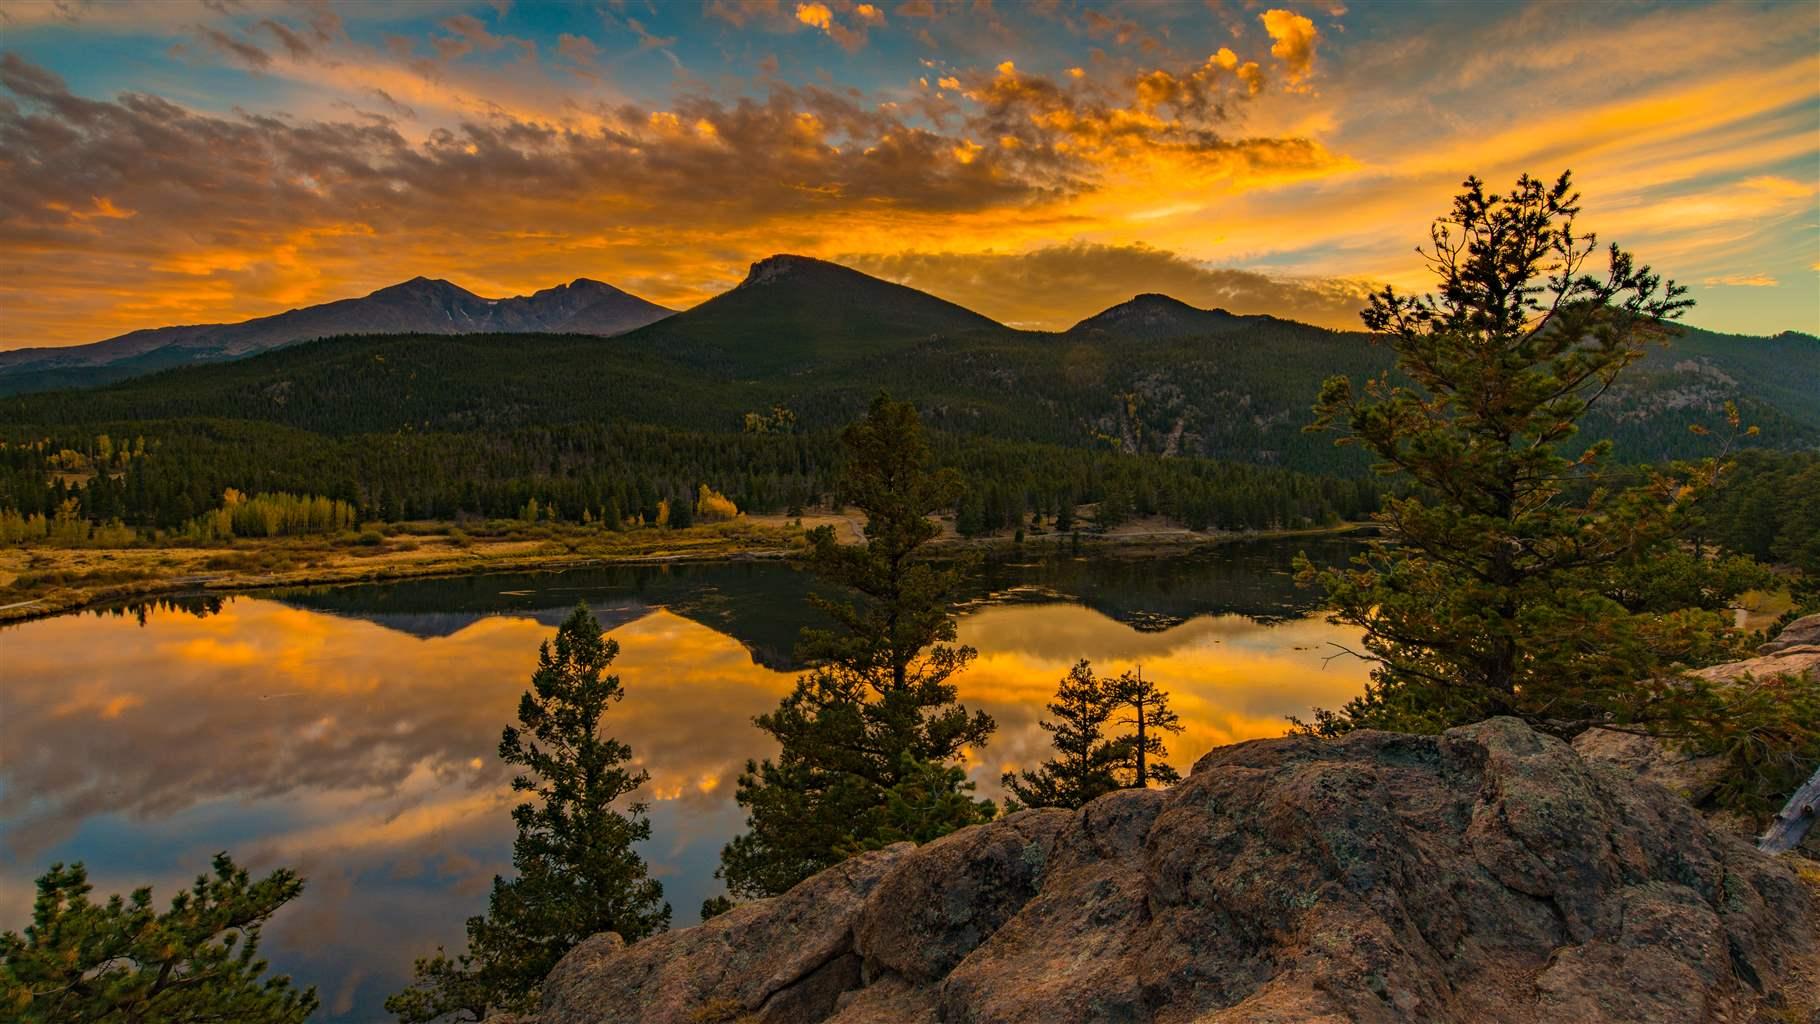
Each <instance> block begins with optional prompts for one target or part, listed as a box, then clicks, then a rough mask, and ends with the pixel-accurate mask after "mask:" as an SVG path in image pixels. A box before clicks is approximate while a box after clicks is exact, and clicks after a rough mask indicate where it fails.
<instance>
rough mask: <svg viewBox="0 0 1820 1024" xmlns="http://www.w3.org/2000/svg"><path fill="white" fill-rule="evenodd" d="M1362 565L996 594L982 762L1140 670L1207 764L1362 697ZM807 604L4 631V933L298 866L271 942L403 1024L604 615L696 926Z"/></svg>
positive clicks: (662, 573) (360, 592) (303, 596)
mask: <svg viewBox="0 0 1820 1024" xmlns="http://www.w3.org/2000/svg"><path fill="white" fill-rule="evenodd" d="M1298 549H1307V550H1308V551H1309V553H1310V555H1311V556H1313V557H1315V558H1316V560H1317V561H1328V562H1332V561H1338V560H1340V559H1342V558H1344V557H1345V555H1346V554H1347V553H1348V552H1349V551H1350V550H1351V545H1349V544H1347V543H1344V542H1339V541H1326V542H1321V543H1306V542H1304V543H1301V544H1282V543H1276V544H1269V543H1261V544H1248V545H1233V546H1228V547H1223V548H1218V549H1214V550H1210V551H1205V552H1201V553H1198V554H1195V555H1192V556H1186V557H1177V556H1172V557H1170V558H1167V559H1143V560H1135V559H1134V560H1115V559H1108V558H1090V559H1068V558H1051V559H1032V560H1030V561H1025V562H1016V563H1011V562H997V563H988V564H985V565H981V566H978V567H976V568H975V569H974V570H973V571H971V572H970V574H969V586H968V596H967V600H966V601H965V603H964V604H963V606H962V609H961V614H960V620H959V629H960V639H961V641H962V642H964V643H968V644H971V645H973V646H974V647H976V648H978V650H979V658H978V660H977V661H975V662H974V664H973V665H972V666H971V667H970V668H969V669H968V670H967V671H966V672H965V673H964V674H963V675H962V676H961V677H959V679H958V680H957V682H958V685H959V688H960V692H961V697H962V699H963V700H964V701H965V702H966V703H967V704H969V705H970V706H974V707H979V708H983V709H984V710H986V711H988V712H990V713H991V714H992V715H993V716H994V717H995V718H997V720H998V723H999V730H998V733H997V734H996V735H995V736H994V737H993V739H992V742H991V743H990V744H989V745H988V746H987V747H986V749H985V750H983V751H976V752H974V754H973V758H972V760H971V761H970V764H969V768H970V774H971V776H972V777H973V778H974V779H975V780H976V781H977V782H978V783H979V785H980V790H981V792H982V793H984V794H986V795H991V796H997V795H999V787H998V781H997V780H998V777H999V774H1000V773H1001V772H1002V771H1004V770H1006V769H1009V768H1013V767H1018V766H1023V765H1027V764H1029V763H1031V762H1033V761H1035V760H1037V759H1040V758H1041V757H1042V756H1044V755H1045V753H1046V751H1047V745H1048V739H1049V737H1048V734H1047V733H1044V732H1043V731H1042V730H1041V729H1039V728H1038V727H1037V721H1038V719H1039V718H1040V717H1041V716H1042V714H1043V704H1044V703H1045V702H1046V701H1047V700H1048V699H1049V698H1050V696H1051V695H1052V693H1053V691H1054V687H1055V683H1056V680H1057V679H1058V678H1060V677H1061V676H1062V675H1063V674H1064V673H1065V672H1066V671H1067V669H1068V667H1069V666H1070V665H1071V664H1072V663H1073V662H1074V661H1075V660H1076V659H1078V658H1081V657H1089V658H1092V659H1093V661H1094V665H1095V667H1096V668H1097V669H1099V670H1100V671H1101V672H1104V673H1116V672H1118V671H1121V670H1123V669H1125V668H1128V667H1131V666H1132V665H1134V664H1138V663H1142V664H1143V666H1144V669H1145V673H1146V675H1147V676H1150V677H1153V678H1156V679H1158V680H1161V681H1163V682H1164V683H1165V684H1166V685H1167V686H1168V687H1169V689H1170V690H1171V691H1172V693H1173V694H1174V699H1175V706H1176V708H1177V710H1178V711H1179V712H1180V714H1181V716H1182V721H1183V723H1184V724H1185V725H1186V726H1187V729H1186V731H1185V732H1184V733H1183V734H1182V735H1181V736H1179V737H1175V738H1173V739H1172V740H1171V742H1170V748H1171V751H1172V754H1173V756H1172V758H1171V760H1172V762H1173V763H1175V764H1176V765H1177V766H1178V767H1181V768H1184V769H1185V768H1187V767H1188V766H1189V765H1190V764H1192V762H1193V760H1194V758H1196V757H1198V756H1199V755H1200V754H1201V753H1203V752H1205V751H1206V750H1207V749H1208V748H1210V747H1213V746H1215V745H1218V744H1221V743H1226V742H1230V741H1233V740H1238V739H1246V738H1252V737H1257V736H1269V735H1276V734H1279V733H1281V732H1282V730H1283V728H1284V721H1283V716H1284V715H1286V714H1295V713H1306V711H1307V709H1308V708H1310V707H1312V706H1317V705H1326V706H1331V705H1335V704H1338V703H1340V702H1342V701H1344V700H1345V699H1346V698H1347V697H1349V696H1351V695H1353V694H1355V693H1357V692H1358V690H1359V688H1360V686H1361V685H1362V683H1363V681H1364V678H1365V669H1364V666H1363V665H1361V664H1360V663H1358V662H1356V661H1353V660H1351V659H1344V658H1342V659H1336V660H1333V661H1331V663H1327V662H1326V659H1327V658H1328V656H1329V655H1330V654H1331V653H1333V651H1332V648H1331V647H1329V646H1327V645H1328V643H1329V642H1330V641H1342V642H1344V641H1346V640H1348V639H1349V638H1350V637H1349V636H1348V634H1347V633H1346V632H1345V631H1343V630H1340V629H1338V628H1336V627H1333V626H1330V625H1327V624H1326V623H1325V622H1324V621H1322V619H1321V618H1320V616H1318V615H1316V614H1314V613H1313V611H1312V609H1311V608H1310V605H1309V595H1308V594H1306V593H1304V592H1301V591H1298V590H1296V589H1295V588H1294V586H1293V584H1292V582H1291V580H1290V578H1289V560H1290V558H1291V557H1292V556H1293V555H1294V553H1295V551H1296V550H1298ZM810 587H811V582H810V580H809V579H808V578H807V577H805V576H804V575H803V574H801V573H798V572H796V571H794V570H792V569H790V568H788V567H786V566H783V565H780V564H775V563H750V564H730V565H729V564H720V565H703V566H670V567H660V566H652V567H640V568H620V569H602V570H590V571H585V572H567V573H550V574H540V575H492V576H472V577H463V578H458V579H447V580H422V581H410V582H404V583H397V584H390V585H383V586H365V587H353V588H335V589H317V590H308V591H297V592H275V593H272V594H270V595H260V596H256V597H237V598H228V599H220V598H210V599H197V600H193V601H178V602H161V603H159V604H156V605H153V606H148V607H145V608H139V609H123V610H120V611H117V612H104V613H99V614H93V615H81V616H65V617H60V618H54V619H48V620H44V621H40V622H33V623H28V624H25V625H22V626H17V627H12V628H8V629H5V630H0V665H4V666H5V670H4V676H5V678H4V682H3V683H0V927H8V928H18V927H20V926H22V925H23V924H24V922H25V919H26V917H27V915H28V912H29V908H30V903H31V881H32V879H33V877H35V876H36V875H38V874H40V873H42V872H43V870H44V869H45V868H46V867H47V866H48V865H49V864H50V863H52V862H54V861H59V860H62V861H71V860H83V861H86V862H87V863H88V865H89V867H90V870H91V875H92V876H93V879H94V881H95V883H96V887H97V889H98V890H99V891H101V892H112V891H120V890H125V889H127V888H130V887H131V886H133V885H135V884H139V883H143V882H148V881H149V882H153V883H155V884H156V885H157V886H158V894H159V898H160V899H161V900H162V899H164V898H167V897H168V896H169V895H170V894H171V892H172V891H173V889H174V888H175V887H176V886H178V885H181V884H183V883H185V882H187V881H188V879H189V877H190V876H192V875H193V874H194V873H195V872H197V871H199V870H201V869H202V868H203V867H204V866H205V865H206V863H207V861H208V857H209V856H210V855H211V854H213V853H214V852H215V851H217V850H221V849H227V850H229V851H231V852H232V853H233V854H234V855H235V857H236V858H237V859H239V860H241V861H242V862H243V863H247V864H249V865H251V866H252V867H254V868H257V869H269V868H271V867H274V866H277V865H280V864H289V865H293V866H296V867H298V868H299V869H300V870H301V871H302V872H303V873H304V875H305V876H306V878H307V879H308V888H307V889H306V892H305V894H304V896H303V898H302V899H301V900H299V901H298V902H297V903H296V904H294V905H292V906H290V907H287V908H286V909H285V910H284V911H283V912H282V913H281V914H280V915H279V917H278V918H277V919H276V920H275V922H274V924H273V926H272V927H271V929H270V931H269V933H268V940H267V946H266V952H267V954H268V955H269V956H270V958H271V960H272V961H273V963H274V964H275V965H277V968H278V969H279V970H282V971H286V972H289V973H291V974H292V975H294V976H295V977H296V978H297V979H298V980H299V981H301V982H304V983H308V984H315V985H317V986H318V988H319V990H320V992H321V994H322V997H323V1002H324V1011H323V1016H324V1017H325V1018H327V1019H333V1020H338V1021H341V1020H346V1021H365V1020H377V1019H383V1011H382V1010H381V1009H380V1006H379V1004H380V1001H381V1000H382V999H383V997H384V995H385V994H386V993H387V992H389V991H391V990H394V989H396V988H397V987H398V986H399V985H400V984H401V983H402V981H403V980H404V978H405V977H406V975H407V973H408V971H409V965H410V961H411V959H412V957H414V956H417V955H421V954H423V953H426V952H428V951H429V950H430V949H431V948H433V947H434V946H435V945H437V944H438V943H444V944H450V945H453V946H459V944H460V941H461V935H462V927H461V922H462V920H463V919H464V918H465V917H466V916H467V915H469V914H472V913H476V912H478V911H479V910H480V909H482V906H483V904H484V899H485V892H486V889H487V886H488V885H489V884H490V882H491V879H492V877H493V875H494V874H496V873H499V872H502V871H505V870H508V869H509V863H510V839H511V823H510V821H509V819H508V817H507V809H508V808H509V806H510V804H511V802H512V800H511V795H510V792H509V789H508V787H507V780H508V778H509V773H507V772H506V771H505V770H504V768H503V766H502V765H500V764H499V762H498V760H497V757H496V756H495V750H496V748H497V745H498V742H499V732H500V728H501V726H503V725H504V724H506V723H507V722H508V721H509V720H510V719H511V717H512V715H513V713H514V710H515V708H516V705H517V700H518V695H519V693H520V692H521V691H522V690H523V689H524V687H525V685H526V680H527V679H528V677H529V674H530V671H531V669H532V667H533V665H534V664H535V661H536V657H537V647H538V644H539V643H540V642H541V641H543V640H544V639H546V638H547V637H549V636H550V635H551V633H552V632H553V631H554V627H555V624H556V623H557V622H558V621H559V620H560V619H561V617H562V616H563V615H564V614H565V613H566V612H567V611H568V610H569V609H570V608H572V607H573V606H574V604H575V602H576V601H577V600H587V601H588V602H589V604H590V605H591V606H592V607H593V608H594V610H595V612H596V613H597V614H598V615H599V616H600V618H601V621H602V622H603V624H605V625H606V626H608V627H609V628H610V629H611V631H612V636H613V637H614V638H615V639H617V640H618V641H619V643H620V656H619V659H618V661H617V662H616V663H615V670H616V671H617V672H618V673H619V674H620V676H621V679H622V681H623V682H624V684H625V687H626V694H627V695H626V699H625V700H624V702H623V703H621V704H620V705H618V706H617V707H615V708H614V709H613V710H612V711H611V712H610V714H609V717H608V722H609V728H610V729H611V730H612V732H613V733H614V734H615V735H617V736H618V737H619V738H621V739H623V740H625V741H626V742H628V743H630V744H631V745H632V748H633V750H634V752H635V753H636V755H637V758H638V760H639V762H640V764H641V765H642V766H643V767H644V768H646V769H648V770H649V771H650V773H651V782H650V784H649V786H648V788H647V790H646V791H645V793H644V796H645V797H646V798H647V799H648V800H649V801H650V802H651V814H652V819H653V826H654V831H655V838H654V840H653V841H652V842H651V843H650V844H649V846H648V848H647V849H646V850H645V854H646V856H647V857H648V858H649V859H650V861H651V863H652V866H653V870H654V871H655V872H656V873H657V874H658V875H659V876H660V877H661V878H662V879H663V881H664V884H665V888H666V895H667V896H668V898H669V899H670V901H671V904H672V905H673V906H674V908H675V921H676V923H677V924H679V925H681V924H687V923H690V922H691V921H693V920H694V919H695V915H696V908H697V906H698V905H699V904H700V902H701V900H702V898H703V897H705V896H707V895H711V894H713V893H714V892H717V891H718V884H717V883H716V882H715V881H714V880H713V878H712V874H713V868H714V864H715V860H716V857H717V855H718V851H719V848H720V846H721V844H722V843H724V842H725V841H726V840H727V838H729V837H730V836H731V835H732V834H733V833H735V832H736V831H737V830H738V828H739V826H740V814H739V813H738V808H737V807H736V806H735V805H734V804H733V801H732V790H733V780H734V778H735V777H736V776H737V774H738V772H739V769H740V766H741V765H742V764H743V763H744V761H745V760H746V758H748V757H762V756H764V755H766V754H767V753H769V752H770V750H769V744H768V740H767V739H766V738H765V737H764V736H763V734H761V733H759V732H758V731H757V730H756V729H754V728H753V726H752V724H751V720H752V716H754V715H756V714H758V713H760V712H762V711H764V710H767V709H768V708H770V707H772V706H774V705H775V704H776V702H777V700H778V698H779V697H780V696H781V695H782V694H784V693H785V692H787V691H788V690H789V688H790V686H791V684H792V682H793V680H794V678H795V674H796V670H797V669H798V668H799V666H798V665H796V664H795V662H794V660H793V658H792V656H791V648H792V645H793V643H794V640H795V636H796V634H797V631H798V630H799V629H800V628H801V627H802V626H803V625H805V624H809V623H811V622H812V621H813V619H812V617H811V613H810V612H809V611H808V609H807V607H806V605H805V601H804V597H805V596H806V595H807V593H808V591H809V589H810Z"/></svg>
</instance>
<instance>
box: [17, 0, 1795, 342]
mask: <svg viewBox="0 0 1820 1024" xmlns="http://www.w3.org/2000/svg"><path fill="white" fill-rule="evenodd" d="M1569 168H1571V169H1572V170H1573V171H1574V172H1575V175H1576V178H1577V180H1578V183H1579V185H1580V188H1581V189H1582V191H1583V192H1584V194H1585V197H1586V202H1585V207H1586V210H1585V214H1584V216H1583V218H1582V226H1583V227H1585V228H1590V229H1592V230H1595V231H1597V232H1598V233H1599V234H1600V236H1601V238H1604V239H1609V240H1612V241H1616V242H1619V243H1620V244H1622V245H1624V246H1625V247H1627V248H1630V249H1632V250H1633V251H1635V252H1636V253H1637V255H1638V256H1639V257H1640V258H1641V259H1643V260H1644V261H1646V262H1649V263H1651V264H1653V265H1654V266H1656V267H1657V268H1658V269H1659V270H1661V271H1662V272H1663V273H1665V274H1666V275H1668V276H1671V277H1674V278H1676V279H1678V280H1680V281H1681V282H1682V283H1684V284H1687V285H1689V286H1691V288H1692V291H1693V296H1694V298H1695V299H1696V300H1698V302H1699V305H1698V306H1697V307H1696V309H1695V310H1694V311H1693V312H1692V314H1691V316H1690V317H1689V322H1691V323H1694V324H1697V325H1699V326H1702V327H1706V328H1710V329H1714V330H1724V331H1734V332H1739V333H1753V334H1773V333H1777V332H1779V331H1782V330H1791V329H1792V330H1803V331H1810V332H1813V331H1820V8H1816V7H1814V6H1813V5H1810V4H1796V3H1786V4H1783V3H1767V4H1723V5H1721V4H1708V5H1649V4H1643V5H1635V6H1625V7H1618V6H1616V5H1585V6H1576V7H1567V6H1565V5H1558V4H1528V5H1509V6H1505V7H1499V8H1488V7H1482V6H1476V5H1475V6H1472V7H1470V8H1467V7H1461V6H1451V7H1450V6H1440V5H1436V6H1421V5H1414V4H1399V5H1394V6H1388V5H1386V6H1380V5H1370V6H1367V5H1359V6H1358V8H1357V9H1348V8H1347V6H1346V5H1345V4H1344V3H1341V2H1337V0H1323V2H1320V3H1280V4H1272V3H1264V4H1258V5H1255V6H1252V5H1244V4H1237V3H1233V4H1221V3H1217V2H1212V3H1208V4H1205V5H1189V4H1171V5H1160V4H1127V3H1117V2H1114V3H1107V4H1076V3H1062V2H1051V3H1034V4H1030V5H1023V6H1017V7H1008V8H1006V9H999V8H996V7H994V6H993V5H991V4H989V3H970V4H960V3H940V2H932V0H907V2H896V3H879V4H868V3H855V2H852V0H827V2H809V3H799V2H795V0H743V2H735V0H715V2H713V3H711V4H705V5H700V6H694V5H644V4H639V3H604V4H600V5H583V4H570V5H560V6H558V5H549V4H532V3H525V2H520V3H517V4H513V3H510V2H505V0H497V2H493V3H478V2H477V3H467V2H461V0H435V2H425V3H415V4H410V5H389V6H388V5H383V4H364V3H340V4H327V3H317V2H310V0H297V2H286V0H244V2H240V3H227V4H223V3H208V4H205V3H203V2H201V0H197V2H196V3H194V4H192V3H189V2H188V0H172V2H169V3H160V4H155V5H125V4H107V3H84V2H81V0H8V2H6V3H4V4H3V5H0V184H4V185H5V186H6V187H5V188H0V245H3V251H4V253H5V255H4V256H3V257H0V268H4V270H5V271H6V273H5V274H4V276H3V278H0V349H4V348H16V347H26V346H38V345H69V344H80V343H86V342H92V341H97V340H101V339H104V338H108V337H112V336H115V335H118V334H121V333H125V332H126V331H130V330H134V329H138V328H143V327H158V326H166V325H171V324H179V323H211V322H233V321H239V320H245V319H249V318H253V317H258V316H267V315H271V314H274V313H279V312H283V311H285V310H287V309H291V308H296V307H299V306H308V305H314V304H317V303H321V302H327V301H332V300H335V299H340V298H348V297H353V296H358V295H364V294H366V293H368V292H371V291H373V290H375V289H377V288H381V287H384V286H386V285H390V284H394V283H397V282H399V281H403V280H406V279H408V278H411V277H414V276H419V275H421V276H425V277H431V278H442V279H446V280H449V281H452V282H454V283H456V284H458V285H460V286H462V287H464V288H467V289H468V290H470V291H473V292H475V293H477V294H480V295H483V296H487V297H504V296H509V295H515V294H528V293H530V292H533V291H536V290H538V289H540V288H546V287H550V286H552V285H555V284H558V283H563V282H567V281H570V280H573V279H575V278H578V277H588V278H594V279H598V280H602V281H606V282H608V283H611V284H613V285H615V286H617V287H620V288H624V289H626V290H627V291H630V292H632V293H634V294H637V295H640V296H642V297H644V298H647V299H650V300H651V301H654V302H658V303H661V304H663V305H666V306H670V307H672V308H677V309H684V308H687V307H689V306H691V305H694V304H695V303H697V302H700V301H702V300H704V299H706V298H708V297H710V296H712V295H714V294H717V293H719V292H721V291H724V290H726V289H727V288H729V287H731V286H733V285H734V284H736V283H737V282H738V281H739V280H740V279H741V278H742V277H743V276H744V274H745V270H746V267H747V265H748V264H750V263H751V262H752V261H754V260H757V259H760V258H762V257H764V256H768V255H771V254H773V253H777V252H799V253H803V254H806V255H812V256H817V257H821V258H824V259H831V260H834V261H836V262H840V263H844V264H846V265H848V266H852V267H854V268H855V269H858V270H862V271H865V272H867V273H872V274H875V275H877V276H880V277H885V278H887V279H890V280H896V281H901V282H902V283H905V284H908V285H911V286H913V287H917V288H921V289H924V290H926V291H929V292H932V293H934V294H936V295H939V296H941V297H943V298H946V299H949V300H951V301H955V302H958V303H961V304H962V305H966V306H969V307H970V308H973V309H976V310H978V311H979V312H981V313H984V314H986V315H988V316H991V317H993V318H995V319H998V320H1000V321H1003V322H1006V323H1009V324H1012V325H1014V326H1027V327H1037V328H1049V329H1054V328H1061V327H1066V326H1067V325H1069V324H1071V323H1073V322H1075V321H1076V320H1079V319H1081V318H1083V317H1086V316H1089V315H1091V314H1093V313H1095V312H1098V311H1099V310H1100V309H1103V308H1105V307H1106V306H1109V305H1112V304H1114V303H1116V302H1120V301H1124V300H1125V299H1128V298H1130V297H1131V296H1132V295H1133V294H1136V293H1139V292H1151V291H1160V292H1165V293H1168V294H1170V295H1173V296H1174V297H1176V298H1178V299H1181V300H1183V301H1186V302H1189V303H1192V304H1194V305H1197V306H1216V305H1217V306H1224V307H1226V308H1228V309H1231V310H1233V311H1234V312H1239V313H1272V314H1275V315H1279V316H1285V317H1291V318H1294V319H1299V320H1304V321H1309V322H1313V323H1319V324H1323V325H1326V326H1335V327H1356V326H1357V324H1358V322H1357V319H1356V316H1355V315H1354V311H1355V310H1356V308H1357V306H1358V305H1359V300H1360V296H1361V295H1362V293H1363V291H1364V290H1365V289H1366V288H1368V287H1371V286H1374V285H1376V284H1380V283H1385V282H1388V283H1393V284H1396V285H1397V286H1399V287H1404V288H1418V289H1419V288H1422V287H1424V286H1425V284H1426V280H1425V276H1424V273H1423V268H1422V264H1421V262H1420V260H1419V259H1418V258H1417V257H1416V256H1415V254H1414V252H1413V251H1412V250H1413V248H1414V246H1415V245H1416V244H1417V243H1418V242H1421V241H1423V240H1424V239H1425V235H1426V225H1427V223H1428V221H1429V220H1430V218H1432V217H1433V216H1434V215H1436V214H1438V213H1440V212H1442V211H1443V210H1444V209H1445V207H1446V204H1447V202H1448V200H1449V198H1450V196H1451V195H1452V193H1453V191H1454V189H1455V187H1456V186H1457V185H1458V183H1459V181H1460V179H1462V178H1464V177H1465V176H1466V175H1468V174H1477V175H1478V176H1480V177H1482V178H1484V179H1486V180H1487V181H1488V182H1489V183H1490V184H1491V185H1493V186H1494V187H1499V188H1503V187H1507V186H1508V185H1509V184H1510V182H1511V181H1512V180H1514V179H1515V177H1516V176H1517V175H1518V174H1520V173H1523V172H1529V173H1534V174H1539V175H1549V176H1552V175H1554V174H1556V173H1559V172H1560V171H1561V170H1564V169H1569Z"/></svg>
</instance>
